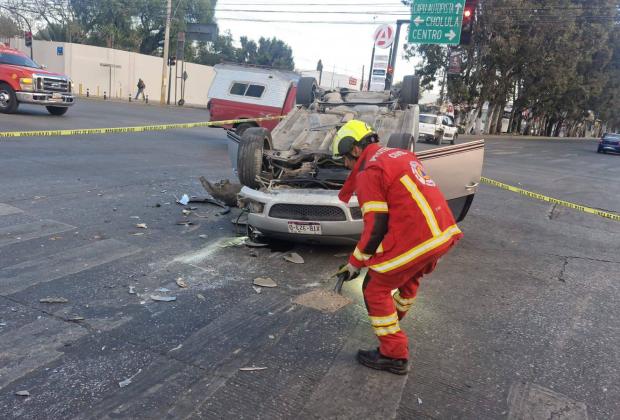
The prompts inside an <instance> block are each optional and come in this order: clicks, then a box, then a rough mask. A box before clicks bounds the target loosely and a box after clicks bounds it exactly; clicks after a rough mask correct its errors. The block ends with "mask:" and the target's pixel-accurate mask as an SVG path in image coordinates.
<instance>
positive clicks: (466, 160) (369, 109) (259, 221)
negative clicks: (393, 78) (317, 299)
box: [228, 76, 484, 244]
mask: <svg viewBox="0 0 620 420" xmlns="http://www.w3.org/2000/svg"><path fill="white" fill-rule="evenodd" d="M418 91H419V79H418V78H417V77H415V76H406V77H405V79H404V81H403V84H402V87H401V89H400V90H399V91H385V92H359V91H353V90H349V89H336V90H329V91H322V90H320V89H319V88H318V86H317V84H316V81H315V80H314V78H305V77H303V78H301V79H300V80H299V83H298V87H297V107H296V108H295V109H294V110H293V111H291V113H289V114H288V115H287V116H286V118H284V119H283V120H282V121H281V122H280V124H278V126H277V127H276V128H275V129H274V130H273V132H271V133H270V132H269V131H268V130H266V129H264V128H260V127H254V128H249V129H247V130H246V131H245V132H244V133H243V135H242V136H241V137H239V136H237V135H236V134H235V133H233V132H229V133H228V137H229V155H230V158H231V161H232V163H233V167H234V169H235V171H236V172H237V174H238V176H239V180H240V182H241V184H242V185H243V188H242V189H241V192H240V194H239V196H240V203H241V205H242V206H243V207H244V208H246V209H247V211H248V229H249V232H250V234H251V235H254V236H259V235H264V236H270V237H275V238H280V239H285V240H293V241H302V242H310V243H334V244H346V243H354V242H356V241H357V239H358V238H359V235H360V233H361V231H362V227H363V220H362V212H361V210H360V208H359V206H358V204H357V200H356V198H355V197H353V198H352V199H351V201H350V202H349V203H346V204H345V203H343V202H341V201H340V200H339V199H338V190H339V189H340V188H341V187H342V185H343V183H344V181H345V180H346V178H347V176H348V174H349V171H348V170H347V169H346V168H345V167H344V164H343V162H342V161H341V160H340V159H334V158H333V156H332V151H331V145H332V140H333V138H334V136H335V135H336V132H337V131H338V129H339V128H340V127H342V125H344V124H345V123H346V122H347V121H349V120H351V119H358V120H362V121H365V122H367V123H368V124H370V125H372V126H373V127H374V129H375V130H376V131H377V133H378V134H379V138H380V140H381V143H382V144H383V145H385V146H387V147H394V148H401V149H406V150H410V151H413V150H414V145H415V141H414V139H417V138H418V126H419V107H418V106H417V101H418ZM417 155H418V157H419V159H420V160H421V161H422V162H423V164H424V166H425V169H426V171H427V172H429V174H430V175H431V176H432V177H433V179H434V180H435V182H437V184H438V185H439V187H440V188H441V190H442V192H443V193H444V195H445V197H446V200H447V201H448V204H449V205H450V208H451V209H452V212H453V214H454V216H455V219H456V220H457V221H460V220H463V218H464V217H465V215H466V214H467V211H468V210H469V207H470V205H471V203H472V200H473V198H474V194H475V192H476V190H477V187H478V183H479V181H480V177H481V172H482V162H483V157H484V141H483V140H478V141H472V142H469V143H463V144H459V145H455V146H448V147H442V148H436V149H432V150H425V151H423V152H420V153H417Z"/></svg>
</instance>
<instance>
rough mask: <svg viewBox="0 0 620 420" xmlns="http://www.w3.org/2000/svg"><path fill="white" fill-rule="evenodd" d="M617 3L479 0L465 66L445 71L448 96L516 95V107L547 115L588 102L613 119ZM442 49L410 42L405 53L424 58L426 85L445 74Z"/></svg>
mask: <svg viewBox="0 0 620 420" xmlns="http://www.w3.org/2000/svg"><path fill="white" fill-rule="evenodd" d="M619 7H620V2H619V1H618V0H591V1H588V2H583V1H582V0H545V1H543V0H495V1H493V2H479V4H478V9H477V12H476V20H475V23H474V36H473V42H472V44H471V45H469V46H466V47H460V50H461V51H462V53H463V69H462V73H461V74H460V75H457V76H456V77H449V78H448V79H447V80H448V83H447V94H448V97H449V98H450V99H451V100H452V101H453V102H456V103H469V104H470V105H475V106H478V107H480V106H482V103H483V102H484V101H490V102H492V103H495V104H499V105H501V104H505V103H506V102H508V101H514V104H515V111H516V113H517V115H519V114H520V111H521V110H523V109H529V110H531V111H532V113H533V114H534V115H536V116H540V117H544V118H546V119H547V120H548V121H560V120H563V119H579V118H582V117H583V115H584V114H585V113H586V112H587V111H589V110H591V111H594V113H595V114H596V115H597V116H600V117H602V118H605V119H608V120H613V119H616V121H617V119H618V118H619V117H618V116H614V115H612V114H613V113H614V112H613V111H611V109H613V108H614V107H615V109H616V110H617V109H618V106H617V105H618V99H617V98H619V97H620V61H619V60H620V49H619V48H620V47H618V44H619V41H620V37H619V36H618V32H619V30H620V25H619V19H618V9H619ZM614 17H615V19H614ZM446 49H447V48H446V47H441V46H435V45H422V46H415V45H413V46H409V47H408V48H407V50H406V57H407V58H409V59H411V58H413V57H416V58H419V59H421V62H420V65H419V66H418V68H417V73H418V74H420V75H421V76H422V84H423V85H424V86H426V87H429V88H430V87H432V86H434V84H435V83H436V82H437V81H438V80H441V79H442V78H443V71H444V69H445V68H446V66H447V59H446V58H447V54H446ZM617 114H618V113H617V112H616V115H617ZM616 124H617V123H616Z"/></svg>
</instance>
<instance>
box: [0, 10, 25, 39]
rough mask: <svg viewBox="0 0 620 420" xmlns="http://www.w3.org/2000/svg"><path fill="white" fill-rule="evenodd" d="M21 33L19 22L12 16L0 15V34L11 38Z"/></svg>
mask: <svg viewBox="0 0 620 420" xmlns="http://www.w3.org/2000/svg"><path fill="white" fill-rule="evenodd" d="M19 33H20V30H19V28H18V27H17V24H16V23H15V21H13V19H11V18H10V17H7V16H4V15H0V36H1V37H6V38H10V37H13V36H16V35H18V34H19Z"/></svg>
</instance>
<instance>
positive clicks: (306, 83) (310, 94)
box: [295, 77, 318, 108]
mask: <svg viewBox="0 0 620 420" xmlns="http://www.w3.org/2000/svg"><path fill="white" fill-rule="evenodd" d="M317 90H318V85H317V83H316V79H315V78H314V77H301V78H300V79H299V82H297V94H296V96H295V102H297V105H301V106H304V107H306V108H307V107H309V106H310V105H311V104H312V102H314V100H315V99H316V91H317Z"/></svg>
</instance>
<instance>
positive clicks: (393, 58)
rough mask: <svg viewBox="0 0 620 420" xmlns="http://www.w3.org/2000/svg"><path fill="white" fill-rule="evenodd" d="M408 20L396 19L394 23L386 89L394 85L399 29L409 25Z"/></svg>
mask: <svg viewBox="0 0 620 420" xmlns="http://www.w3.org/2000/svg"><path fill="white" fill-rule="evenodd" d="M410 22H411V21H410V20H409V19H398V20H397V21H396V36H395V38H394V44H393V47H392V54H390V63H389V66H390V67H392V77H391V78H390V82H389V84H388V85H387V86H386V87H387V89H390V88H391V87H392V84H393V83H394V75H395V74H396V57H397V56H398V43H399V41H400V27H401V26H402V25H406V24H408V23H410Z"/></svg>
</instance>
